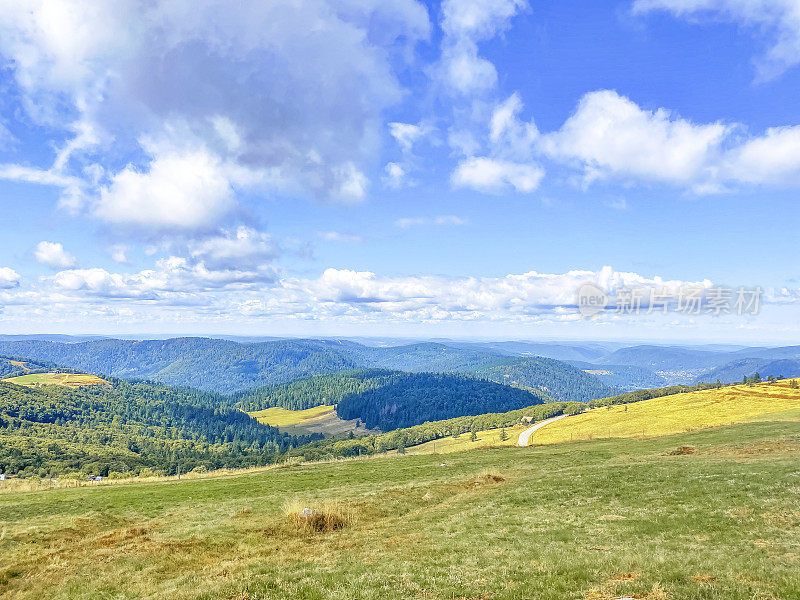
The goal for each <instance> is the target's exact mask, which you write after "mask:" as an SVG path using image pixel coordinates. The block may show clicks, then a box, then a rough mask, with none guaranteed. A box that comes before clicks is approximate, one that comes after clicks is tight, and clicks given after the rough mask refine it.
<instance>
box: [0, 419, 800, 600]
mask: <svg viewBox="0 0 800 600" xmlns="http://www.w3.org/2000/svg"><path fill="white" fill-rule="evenodd" d="M301 507H308V508H311V509H314V510H315V511H319V512H320V514H333V515H334V516H336V517H337V519H338V520H337V521H336V522H337V523H339V525H338V526H337V528H332V529H331V530H322V531H316V530H314V529H311V528H308V527H303V526H301V525H298V520H297V518H296V514H297V511H298V509H299V508H301ZM293 517H294V518H293ZM339 527H340V528H339ZM0 597H3V598H8V599H10V600H16V599H41V598H48V599H66V598H76V599H77V598H81V599H86V600H89V599H92V600H95V599H101V598H102V599H133V598H151V599H162V598H163V599H170V600H182V599H196V600H201V599H205V600H211V599H215V600H216V599H229V600H233V599H237V600H244V599H248V600H254V599H273V598H274V599H278V598H281V599H284V598H292V599H320V600H321V599H328V598H341V599H364V600H368V599H369V600H378V599H381V600H383V599H403V600H407V599H410V598H414V599H420V600H422V599H431V598H436V599H438V598H442V599H444V598H449V599H453V598H460V599H467V598H470V599H496V600H501V599H518V600H522V599H536V600H551V599H552V600H555V599H559V600H561V599H564V598H575V599H586V600H605V599H609V600H610V599H612V598H622V597H630V598H645V599H649V600H658V599H661V600H663V599H667V598H675V599H678V598H681V599H683V598H687V599H698V600H699V599H715V598H726V599H727V598H731V599H734V598H735V599H742V600H754V599H757V600H771V599H790V598H798V597H800V423H797V422H785V423H784V422H778V423H776V422H765V423H750V424H742V425H734V426H727V427H720V428H716V429H709V430H704V431H697V432H692V433H683V434H678V435H673V436H667V437H661V438H655V439H614V440H593V441H583V442H574V443H564V444H554V445H547V446H536V447H528V448H516V447H503V448H488V449H480V450H472V451H466V452H460V453H453V454H447V455H438V454H426V455H406V456H379V457H372V458H367V459H360V460H349V461H341V462H330V463H318V464H301V465H295V466H287V467H278V468H272V469H267V470H264V471H260V472H255V473H245V474H237V475H229V476H224V477H215V478H213V477H212V478H206V479H193V480H184V481H175V480H171V481H156V482H142V483H125V484H115V485H108V486H105V485H101V486H96V487H83V488H75V489H69V488H66V489H55V490H50V491H41V492H28V493H5V494H0Z"/></svg>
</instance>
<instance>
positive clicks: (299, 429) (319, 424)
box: [247, 405, 376, 436]
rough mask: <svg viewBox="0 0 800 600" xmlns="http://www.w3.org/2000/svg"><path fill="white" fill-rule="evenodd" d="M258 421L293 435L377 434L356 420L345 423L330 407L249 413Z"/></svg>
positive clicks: (267, 410)
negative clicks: (357, 423)
mask: <svg viewBox="0 0 800 600" xmlns="http://www.w3.org/2000/svg"><path fill="white" fill-rule="evenodd" d="M247 414H249V415H250V416H251V417H255V418H256V419H258V422H259V423H264V424H265V425H272V426H273V427H278V428H279V429H280V430H281V431H283V432H285V433H289V434H292V435H306V434H309V433H321V434H323V435H325V436H332V435H341V434H343V433H349V432H351V431H352V432H353V433H355V434H367V433H376V431H373V430H369V429H366V428H365V427H363V426H359V427H357V426H356V420H355V419H352V420H350V421H345V420H343V419H340V418H339V416H338V415H337V414H336V407H335V406H329V405H322V406H315V407H313V408H308V409H306V410H287V409H285V408H279V407H273V408H267V409H265V410H259V411H255V412H251V413H247Z"/></svg>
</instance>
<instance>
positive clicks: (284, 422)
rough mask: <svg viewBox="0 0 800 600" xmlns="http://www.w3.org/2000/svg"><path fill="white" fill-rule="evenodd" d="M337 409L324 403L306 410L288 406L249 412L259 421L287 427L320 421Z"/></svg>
mask: <svg viewBox="0 0 800 600" xmlns="http://www.w3.org/2000/svg"><path fill="white" fill-rule="evenodd" d="M334 410H335V407H334V406H330V405H327V404H323V405H321V406H315V407H314V408H307V409H306V410H288V409H286V408H279V407H277V406H276V407H273V408H267V409H265V410H257V411H255V412H251V413H247V414H249V415H250V416H251V417H255V418H256V419H258V422H259V423H263V424H264V425H271V426H272V427H287V426H289V425H299V424H300V423H308V422H309V421H318V420H320V419H322V418H324V417H326V416H328V415H330V414H331V413H333V411H334Z"/></svg>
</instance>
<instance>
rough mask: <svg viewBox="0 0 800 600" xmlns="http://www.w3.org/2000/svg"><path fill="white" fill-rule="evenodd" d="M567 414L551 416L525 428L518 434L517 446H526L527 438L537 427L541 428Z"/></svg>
mask: <svg viewBox="0 0 800 600" xmlns="http://www.w3.org/2000/svg"><path fill="white" fill-rule="evenodd" d="M567 416H569V415H558V416H557V417H551V418H550V419H545V420H544V421H540V422H538V423H537V424H536V425H534V426H533V427H529V428H528V429H526V430H525V431H523V432H522V433H520V434H519V439H518V440H517V446H527V445H528V439H530V437H531V434H532V433H533V432H534V431H536V430H537V429H541V428H542V427H544V426H545V425H549V424H550V423H552V422H553V421H558V420H559V419H563V418H564V417H567Z"/></svg>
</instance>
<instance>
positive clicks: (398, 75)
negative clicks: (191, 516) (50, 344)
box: [0, 0, 800, 343]
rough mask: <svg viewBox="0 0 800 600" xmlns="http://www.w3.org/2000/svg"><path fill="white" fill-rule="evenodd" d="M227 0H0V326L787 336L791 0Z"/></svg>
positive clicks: (799, 38) (797, 174) (799, 21)
mask: <svg viewBox="0 0 800 600" xmlns="http://www.w3.org/2000/svg"><path fill="white" fill-rule="evenodd" d="M226 6H227V5H226V3H223V2H214V1H211V0H209V1H207V2H205V3H202V4H200V5H197V4H196V3H193V2H188V1H184V0H175V1H172V2H169V3H161V2H147V3H143V2H137V1H134V0H124V1H122V2H119V3H114V4H113V5H109V4H107V3H102V2H97V3H95V2H85V1H84V2H78V1H69V0H51V1H49V2H34V1H24V2H18V3H13V5H12V4H6V5H3V6H2V7H0V59H2V71H0V90H2V96H0V203H1V204H2V208H3V212H4V214H5V215H6V227H4V229H3V234H4V235H3V240H4V243H3V244H2V245H0V308H2V311H1V312H0V330H2V331H4V332H8V333H28V332H65V333H81V332H85V333H105V334H113V333H136V332H141V333H187V334H194V333H220V334H221V333H230V334H248V335H257V334H264V335H369V334H373V335H397V336H403V335H407V336H417V337H419V336H422V337H439V336H451V337H503V338H533V339H536V338H539V339H545V338H546V339H555V338H558V339H600V338H605V339H642V340H657V341H670V340H680V341H698V342H700V341H702V342H705V341H721V342H730V341H735V342H744V343H747V342H750V343H793V342H794V341H795V340H796V339H797V335H798V333H800V331H798V330H800V318H798V317H800V289H799V287H798V286H800V279H798V273H797V257H798V252H797V250H796V248H797V243H798V238H799V237H800V234H798V226H797V216H798V212H799V211H798V208H797V199H796V198H797V194H798V191H800V111H798V108H797V101H796V99H797V97H798V91H800V90H798V83H800V78H798V63H800V7H798V6H797V3H796V2H794V1H790V0H751V1H745V0H626V1H620V2H611V1H608V2H592V3H587V2H577V1H575V2H573V1H566V0H562V1H558V2H544V1H542V2H536V1H530V2H525V1H523V0H475V1H467V0H446V1H445V2H442V3H439V2H432V3H427V4H422V3H419V2H416V1H415V0H385V1H383V2H380V3H370V2H362V1H359V0H338V1H334V0H301V1H298V2H297V3H295V4H293V5H292V6H288V5H286V3H278V2H275V3H273V2H260V1H255V0H253V1H244V2H241V3H239V5H238V6H239V9H238V10H237V11H231V10H229V8H226ZM587 281H590V282H593V283H595V284H598V285H600V286H601V287H602V288H603V289H604V290H605V291H606V292H607V293H608V294H609V297H614V296H615V295H616V294H617V292H618V291H619V290H620V289H622V288H626V287H628V288H629V287H636V288H638V289H641V290H644V292H645V293H646V292H647V291H648V290H652V289H654V288H656V287H669V288H670V289H674V290H678V289H679V288H680V287H681V286H686V285H696V286H701V287H703V288H704V289H709V288H712V287H716V286H730V287H731V288H733V289H735V288H737V287H738V286H761V287H762V288H763V291H764V293H763V297H762V303H761V307H760V311H759V314H756V315H737V314H730V315H723V316H721V317H711V316H708V315H704V314H701V315H698V316H696V317H695V316H687V315H675V314H669V315H654V314H645V315H638V316H632V315H618V314H614V313H613V311H607V312H605V313H603V314H602V315H600V316H598V317H595V318H593V319H584V318H581V316H580V315H579V314H578V311H577V310H576V308H575V306H574V304H575V298H576V292H577V288H578V286H579V285H580V284H581V283H582V282H587ZM676 293H677V292H676Z"/></svg>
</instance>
